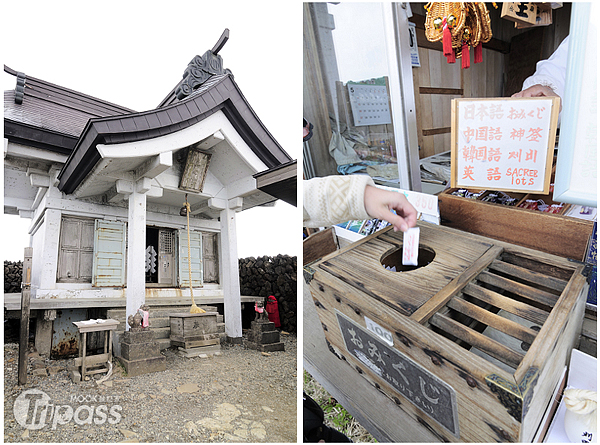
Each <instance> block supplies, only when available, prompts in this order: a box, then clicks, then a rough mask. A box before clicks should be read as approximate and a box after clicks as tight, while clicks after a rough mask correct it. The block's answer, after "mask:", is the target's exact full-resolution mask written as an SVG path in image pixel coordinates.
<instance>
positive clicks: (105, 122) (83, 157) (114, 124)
mask: <svg viewBox="0 0 600 445" xmlns="http://www.w3.org/2000/svg"><path fill="white" fill-rule="evenodd" d="M217 111H222V112H223V113H224V114H225V116H226V117H227V118H228V119H229V121H230V122H231V123H232V125H233V126H234V128H235V129H236V131H237V132H238V133H239V134H240V136H241V137H242V138H243V139H244V141H245V142H246V143H247V144H248V146H249V147H250V148H251V149H252V151H253V152H254V153H255V154H256V156H257V157H258V158H259V159H260V160H261V161H262V162H264V163H265V165H266V166H267V168H273V167H276V166H278V165H281V164H285V163H287V162H290V161H291V160H292V158H291V157H290V156H289V155H288V154H287V153H286V152H285V151H284V150H283V148H282V147H281V146H280V145H279V144H278V142H277V141H276V140H275V139H274V138H273V136H272V135H271V134H270V133H269V132H268V130H267V129H266V128H265V127H264V125H263V124H262V123H261V122H260V120H259V119H258V117H257V116H256V114H255V113H254V111H253V110H252V108H251V107H250V105H249V104H248V103H247V102H246V99H245V98H244V96H243V95H242V93H241V91H240V89H239V87H238V86H237V84H236V83H235V82H234V81H233V76H232V75H231V74H220V75H214V76H212V77H211V78H210V79H208V80H207V81H206V82H205V83H204V84H203V85H201V86H200V87H199V88H198V89H197V90H196V91H195V92H194V93H193V94H191V95H190V96H189V97H187V98H185V99H183V100H181V101H178V102H175V103H173V104H171V105H168V106H164V107H162V108H157V109H155V110H150V111H145V112H142V113H133V114H126V115H120V116H112V117H105V118H98V119H91V120H90V121H89V122H88V123H87V125H86V127H85V129H84V130H83V132H82V134H81V137H80V138H79V141H78V143H77V146H76V147H75V149H74V150H73V153H72V154H71V156H70V157H69V159H68V160H67V162H66V164H65V166H64V168H63V169H62V171H61V172H60V175H59V180H60V184H59V189H60V190H61V191H63V192H65V193H72V192H73V191H74V190H75V189H76V188H77V186H78V185H79V184H80V183H81V181H83V179H84V178H85V177H86V176H87V174H88V173H89V172H90V171H91V170H92V169H93V168H94V166H95V165H96V163H97V162H98V161H99V160H100V154H99V153H98V151H97V149H96V146H97V144H119V143H125V142H134V141H140V140H144V139H150V138H154V137H158V136H164V135H168V134H171V133H174V132H176V131H179V130H183V129H184V128H187V127H189V126H192V125H194V124H196V123H198V122H200V121H202V120H204V119H206V118H207V117H208V116H210V115H212V114H214V113H215V112H217Z"/></svg>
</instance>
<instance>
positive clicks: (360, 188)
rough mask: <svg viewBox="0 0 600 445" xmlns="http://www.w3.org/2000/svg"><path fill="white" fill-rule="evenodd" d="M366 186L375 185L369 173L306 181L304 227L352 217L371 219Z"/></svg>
mask: <svg viewBox="0 0 600 445" xmlns="http://www.w3.org/2000/svg"><path fill="white" fill-rule="evenodd" d="M367 185H375V183H374V182H373V179H371V177H370V176H367V175H348V176H326V177H324V178H313V179H309V180H307V181H303V208H304V226H305V227H324V226H331V225H334V224H339V223H341V222H344V221H349V220H352V219H358V220H362V219H369V218H370V216H369V215H368V213H367V211H366V210H365V202H364V198H365V187H366V186H367Z"/></svg>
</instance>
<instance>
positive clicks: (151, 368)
mask: <svg viewBox="0 0 600 445" xmlns="http://www.w3.org/2000/svg"><path fill="white" fill-rule="evenodd" d="M119 361H120V362H121V364H122V365H123V367H124V368H125V371H126V372H127V376H128V377H136V376H138V375H142V374H149V373H151V372H160V371H164V370H166V369H167V358H166V357H164V356H162V355H161V356H160V357H151V358H144V359H139V360H127V359H125V358H123V357H119Z"/></svg>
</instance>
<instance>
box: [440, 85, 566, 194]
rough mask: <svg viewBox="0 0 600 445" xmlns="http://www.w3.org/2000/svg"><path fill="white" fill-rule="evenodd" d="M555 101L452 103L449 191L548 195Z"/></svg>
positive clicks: (553, 137)
mask: <svg viewBox="0 0 600 445" xmlns="http://www.w3.org/2000/svg"><path fill="white" fill-rule="evenodd" d="M559 108H560V99H559V98H558V97H543V98H538V97H536V98H494V99H453V100H452V166H451V167H452V168H451V170H452V174H451V182H452V184H451V185H452V187H464V188H471V189H490V190H502V191H514V192H526V193H533V192H537V193H541V194H548V193H549V192H550V175H551V172H552V158H553V151H554V145H555V139H556V126H557V121H558V112H559Z"/></svg>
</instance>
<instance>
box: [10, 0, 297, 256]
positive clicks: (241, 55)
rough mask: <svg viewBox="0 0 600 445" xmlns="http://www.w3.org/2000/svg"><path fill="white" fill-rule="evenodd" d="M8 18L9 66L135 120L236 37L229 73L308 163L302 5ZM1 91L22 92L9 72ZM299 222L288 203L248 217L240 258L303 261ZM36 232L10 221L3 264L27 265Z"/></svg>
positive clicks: (242, 223) (67, 9)
mask: <svg viewBox="0 0 600 445" xmlns="http://www.w3.org/2000/svg"><path fill="white" fill-rule="evenodd" d="M25 5H26V6H25ZM90 5H93V6H90ZM283 5H285V6H283ZM2 17H3V20H2V26H1V27H0V28H1V32H2V45H1V47H2V59H3V63H4V64H5V65H7V66H9V67H10V68H13V69H14V70H16V71H21V72H23V73H25V74H26V75H30V76H32V77H36V78H39V79H43V80H46V81H48V82H52V83H55V84H58V85H61V86H64V87H66V88H69V89H73V90H76V91H79V92H82V93H85V94H88V95H91V96H94V97H97V98H100V99H103V100H106V101H109V102H112V103H115V104H118V105H122V106H125V107H128V108H131V109H133V110H135V111H146V110H149V109H153V108H156V106H157V105H158V104H159V103H160V101H161V100H162V99H163V98H164V97H165V96H166V95H167V94H168V93H169V92H170V91H171V89H172V88H173V87H174V86H175V85H176V84H177V83H178V82H179V81H180V80H181V77H182V74H183V71H184V70H185V68H186V67H187V64H188V63H189V62H190V60H192V58H193V57H194V56H196V55H200V56H201V55H203V54H204V52H206V51H207V50H209V49H211V48H212V47H213V46H214V44H215V43H216V42H217V40H218V39H219V37H220V36H221V33H222V32H223V30H224V29H225V28H229V30H230V34H229V41H228V42H227V43H226V44H225V46H224V47H223V49H222V50H221V51H220V52H219V55H221V57H222V58H223V65H224V67H225V68H229V69H230V70H231V71H232V73H233V75H234V77H235V81H236V83H237V84H238V85H239V87H240V89H241V91H242V93H243V94H244V96H245V97H246V99H247V100H248V102H249V103H250V105H251V106H252V108H253V109H254V111H255V112H256V114H257V115H258V117H259V119H260V120H261V121H262V122H263V123H264V124H265V126H266V127H267V128H268V130H269V131H270V132H271V134H272V135H273V136H274V137H275V139H276V140H277V141H278V142H279V143H280V145H281V146H282V147H283V148H284V150H286V151H287V152H288V153H289V154H290V156H291V157H292V158H294V159H298V161H299V164H300V165H301V164H302V163H301V153H302V142H301V139H300V130H299V123H300V117H301V114H302V93H301V88H302V53H301V48H302V46H301V45H302V3H301V2H299V1H293V2H289V3H288V2H267V1H256V2H244V1H232V2H229V1H225V0H224V1H219V2H198V1H169V2H141V1H138V0H134V1H110V0H109V1H102V2H90V3H86V2H81V1H77V2H72V1H68V2H47V1H28V2H27V3H26V4H23V3H19V2H3V6H2ZM2 87H3V88H2V89H3V90H7V89H14V87H15V78H14V77H13V76H9V75H7V74H5V73H3V76H2ZM2 183H3V181H2ZM300 218H301V216H300V210H299V209H297V208H295V207H293V206H291V205H289V204H286V203H285V202H283V201H278V202H277V204H276V205H275V206H274V207H271V208H257V209H252V210H248V211H244V212H241V213H240V214H238V225H237V230H238V256H239V257H247V256H258V255H276V254H278V253H284V254H290V255H297V254H298V252H299V249H300V243H301V226H302V224H301V222H300V221H301V220H300ZM29 223H30V220H28V219H21V218H18V217H15V216H6V215H3V217H2V226H3V227H2V228H3V230H2V233H3V234H4V236H3V241H2V244H3V246H2V253H3V257H4V259H7V260H11V261H16V260H21V259H22V258H23V248H24V247H27V246H28V243H29V237H28V235H27V234H26V232H27V229H28V227H29ZM6 234H10V236H6Z"/></svg>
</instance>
